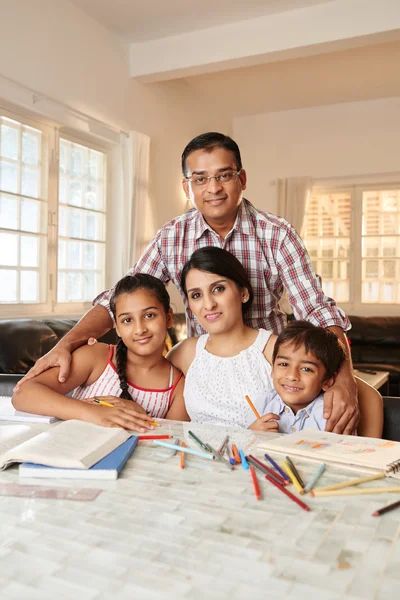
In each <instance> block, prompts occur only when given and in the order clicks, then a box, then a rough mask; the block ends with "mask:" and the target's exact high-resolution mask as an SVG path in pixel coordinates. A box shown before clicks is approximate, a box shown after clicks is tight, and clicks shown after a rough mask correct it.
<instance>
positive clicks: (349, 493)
mask: <svg viewBox="0 0 400 600" xmlns="http://www.w3.org/2000/svg"><path fill="white" fill-rule="evenodd" d="M399 492H400V487H398V486H397V487H386V488H356V489H355V490H333V491H331V492H329V491H328V492H319V491H318V490H311V492H310V494H311V495H312V496H316V497H317V498H319V497H320V496H321V497H323V496H358V495H359V494H386V493H388V494H389V493H399Z"/></svg>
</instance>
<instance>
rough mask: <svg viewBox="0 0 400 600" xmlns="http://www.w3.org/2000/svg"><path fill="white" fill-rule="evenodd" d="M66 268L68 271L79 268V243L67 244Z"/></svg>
mask: <svg viewBox="0 0 400 600" xmlns="http://www.w3.org/2000/svg"><path fill="white" fill-rule="evenodd" d="M67 267H68V268H70V269H80V268H81V244H80V243H79V242H68V243H67Z"/></svg>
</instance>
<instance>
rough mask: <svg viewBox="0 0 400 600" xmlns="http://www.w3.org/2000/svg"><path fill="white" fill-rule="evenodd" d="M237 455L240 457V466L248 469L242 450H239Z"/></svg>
mask: <svg viewBox="0 0 400 600" xmlns="http://www.w3.org/2000/svg"><path fill="white" fill-rule="evenodd" d="M239 456H240V458H241V460H242V467H243V469H248V468H249V465H248V464H247V460H246V457H245V455H244V452H243V450H239Z"/></svg>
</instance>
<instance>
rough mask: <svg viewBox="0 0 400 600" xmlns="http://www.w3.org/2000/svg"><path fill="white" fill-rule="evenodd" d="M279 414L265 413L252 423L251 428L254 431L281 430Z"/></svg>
mask: <svg viewBox="0 0 400 600" xmlns="http://www.w3.org/2000/svg"><path fill="white" fill-rule="evenodd" d="M278 421H279V416H278V415H276V414H274V413H267V414H266V415H263V416H262V417H260V418H259V419H257V420H256V421H254V423H252V424H251V425H250V427H249V429H253V431H270V432H272V433H278V431H279V425H278Z"/></svg>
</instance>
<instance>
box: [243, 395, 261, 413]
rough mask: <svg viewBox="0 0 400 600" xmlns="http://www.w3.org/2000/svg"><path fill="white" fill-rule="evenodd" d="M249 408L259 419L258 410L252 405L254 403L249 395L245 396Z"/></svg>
mask: <svg viewBox="0 0 400 600" xmlns="http://www.w3.org/2000/svg"><path fill="white" fill-rule="evenodd" d="M245 398H246V400H247V402H248V404H249V406H250V408H251V410H252V411H253V413H254V414H255V415H256V418H257V419H259V418H260V417H261V415H260V414H259V413H258V410H257V409H256V407H255V406H254V404H253V403H252V401H251V400H250V398H249V396H247V395H246V396H245Z"/></svg>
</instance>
